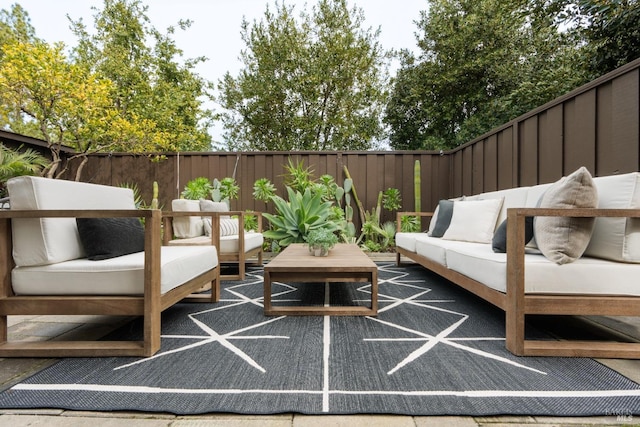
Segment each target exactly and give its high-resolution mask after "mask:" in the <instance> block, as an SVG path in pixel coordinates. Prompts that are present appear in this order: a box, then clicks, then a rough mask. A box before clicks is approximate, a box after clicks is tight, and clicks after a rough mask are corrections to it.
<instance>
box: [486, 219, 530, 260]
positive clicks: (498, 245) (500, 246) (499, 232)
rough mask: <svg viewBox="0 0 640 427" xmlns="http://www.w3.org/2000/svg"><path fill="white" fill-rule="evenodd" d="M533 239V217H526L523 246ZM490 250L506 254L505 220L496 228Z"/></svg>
mask: <svg viewBox="0 0 640 427" xmlns="http://www.w3.org/2000/svg"><path fill="white" fill-rule="evenodd" d="M531 239H533V217H531V216H528V217H525V219H524V244H525V245H526V244H527V243H529V242H530V241H531ZM491 248H492V249H493V252H497V253H506V252H507V220H506V219H505V220H504V221H502V224H500V225H499V226H498V228H497V229H496V232H495V233H494V235H493V240H492V241H491Z"/></svg>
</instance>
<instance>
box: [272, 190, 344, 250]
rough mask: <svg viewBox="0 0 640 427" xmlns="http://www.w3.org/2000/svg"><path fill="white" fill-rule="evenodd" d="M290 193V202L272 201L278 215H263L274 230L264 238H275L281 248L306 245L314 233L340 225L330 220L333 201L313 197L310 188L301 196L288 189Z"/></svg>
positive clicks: (318, 195)
mask: <svg viewBox="0 0 640 427" xmlns="http://www.w3.org/2000/svg"><path fill="white" fill-rule="evenodd" d="M287 194H288V196H289V201H286V200H284V199H283V198H281V197H279V196H274V197H273V198H272V200H273V203H274V205H275V207H276V212H277V215H273V214H269V213H264V214H263V216H264V217H265V218H267V220H269V222H270V223H271V227H272V229H271V230H267V231H265V232H264V233H263V235H264V237H265V238H268V239H273V240H274V241H276V242H277V243H278V245H280V247H286V246H289V245H290V244H291V243H304V241H305V237H306V236H307V234H308V233H309V232H310V231H311V230H315V229H319V228H326V229H328V230H329V231H335V230H337V229H338V225H337V224H336V223H334V222H332V221H331V220H330V219H329V217H330V215H331V212H332V211H331V205H332V204H331V202H323V201H322V197H321V195H320V194H315V195H313V194H312V193H311V190H310V189H308V188H307V189H306V190H305V192H304V194H301V193H300V192H299V191H298V192H296V191H294V190H293V189H292V188H290V187H287Z"/></svg>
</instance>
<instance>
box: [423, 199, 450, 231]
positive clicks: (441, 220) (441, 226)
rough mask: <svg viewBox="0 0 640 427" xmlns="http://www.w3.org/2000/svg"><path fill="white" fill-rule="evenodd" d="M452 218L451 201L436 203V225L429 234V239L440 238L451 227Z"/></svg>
mask: <svg viewBox="0 0 640 427" xmlns="http://www.w3.org/2000/svg"><path fill="white" fill-rule="evenodd" d="M452 216H453V200H440V202H438V216H437V217H436V225H435V227H433V230H431V233H429V236H431V237H442V236H444V233H445V232H446V231H447V229H448V228H449V225H451V217H452Z"/></svg>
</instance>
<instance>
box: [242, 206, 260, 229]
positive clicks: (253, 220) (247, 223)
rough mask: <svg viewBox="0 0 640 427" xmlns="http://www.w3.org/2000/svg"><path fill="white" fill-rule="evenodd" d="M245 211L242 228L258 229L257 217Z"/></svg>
mask: <svg viewBox="0 0 640 427" xmlns="http://www.w3.org/2000/svg"><path fill="white" fill-rule="evenodd" d="M250 212H251V211H246V212H245V214H244V230H245V231H251V230H257V229H258V217H257V216H256V215H255V214H252V213H250Z"/></svg>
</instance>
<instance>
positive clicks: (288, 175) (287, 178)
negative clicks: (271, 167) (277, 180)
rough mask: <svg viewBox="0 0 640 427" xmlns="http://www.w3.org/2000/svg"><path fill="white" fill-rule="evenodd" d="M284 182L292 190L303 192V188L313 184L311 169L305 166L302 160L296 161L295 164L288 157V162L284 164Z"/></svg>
mask: <svg viewBox="0 0 640 427" xmlns="http://www.w3.org/2000/svg"><path fill="white" fill-rule="evenodd" d="M284 168H285V174H284V184H285V186H286V187H291V188H292V189H293V190H294V191H299V192H300V193H304V192H305V190H306V189H307V188H309V187H311V186H312V185H313V184H314V182H315V181H314V179H313V169H311V167H308V168H305V167H304V161H298V162H297V163H296V164H295V165H294V164H293V160H291V157H289V161H288V164H287V165H285V166H284Z"/></svg>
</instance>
